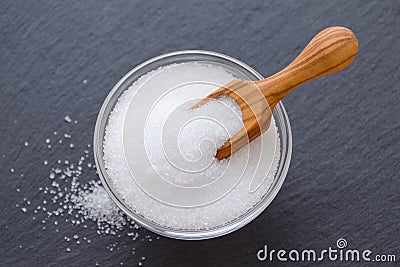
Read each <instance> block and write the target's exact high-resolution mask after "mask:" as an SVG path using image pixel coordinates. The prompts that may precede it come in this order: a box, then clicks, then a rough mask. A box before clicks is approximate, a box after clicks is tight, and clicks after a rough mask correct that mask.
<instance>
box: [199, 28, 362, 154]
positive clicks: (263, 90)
mask: <svg viewBox="0 0 400 267" xmlns="http://www.w3.org/2000/svg"><path fill="white" fill-rule="evenodd" d="M357 50H358V41H357V38H356V37H355V36H354V33H353V32H352V31H351V30H349V29H346V28H344V27H330V28H326V29H325V30H323V31H321V32H320V33H318V34H317V35H316V36H315V37H314V38H313V39H312V40H311V42H310V43H309V44H308V45H307V46H306V48H305V49H304V50H303V51H302V52H301V53H300V55H299V56H298V57H297V58H296V59H295V60H293V62H292V63H290V64H289V65H288V66H287V67H286V68H284V69H283V70H281V71H280V72H278V73H276V74H274V75H272V76H270V77H268V78H266V79H264V80H261V81H246V80H241V79H235V80H233V81H231V82H229V83H228V84H226V85H224V86H222V87H221V88H219V89H217V90H216V91H214V92H213V93H211V94H210V95H208V97H206V98H205V99H203V100H201V101H200V102H198V103H197V104H195V105H194V106H193V107H192V108H196V107H198V106H200V105H202V104H204V103H206V102H208V101H209V100H211V99H215V98H217V97H218V96H220V95H221V94H225V95H228V96H229V97H231V98H232V99H233V100H235V101H236V103H238V105H239V106H240V109H241V110H242V115H243V123H244V127H243V128H242V129H241V130H239V132H237V133H236V134H235V135H234V136H232V137H231V138H230V139H229V140H227V141H226V142H225V143H224V144H223V145H222V146H221V147H220V148H218V150H217V154H216V156H215V157H216V158H217V159H219V160H221V159H224V158H226V157H229V156H230V155H231V154H232V153H234V152H236V151H237V150H239V149H240V148H242V147H243V146H245V145H246V144H247V143H249V142H251V141H253V140H254V139H255V138H257V137H258V136H259V135H261V134H262V133H263V132H265V131H266V130H267V129H268V128H269V126H270V123H271V115H272V111H273V110H274V108H275V106H276V105H277V104H278V103H279V101H280V100H281V99H282V98H283V97H284V96H285V95H287V94H288V93H289V92H290V91H292V90H293V89H294V88H296V87H297V86H299V85H301V84H303V83H305V82H308V81H311V80H313V79H316V78H318V77H321V76H325V75H328V74H331V73H335V72H338V71H340V70H342V69H344V68H346V67H347V66H348V65H350V63H351V62H352V61H353V59H354V58H355V56H356V54H357Z"/></svg>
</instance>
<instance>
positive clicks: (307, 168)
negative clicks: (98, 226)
mask: <svg viewBox="0 0 400 267" xmlns="http://www.w3.org/2000/svg"><path fill="white" fill-rule="evenodd" d="M331 25H343V26H346V27H349V28H351V29H352V30H353V31H354V32H355V33H356V35H357V36H358V38H359V44H360V50H359V55H358V56H357V58H356V59H355V61H354V63H353V65H352V66H351V67H350V68H349V69H347V70H346V71H345V72H343V73H341V74H334V75H331V76H329V77H326V78H322V79H319V80H317V81H313V82H310V83H309V84H307V85H304V86H302V88H301V89H299V90H297V91H296V90H295V91H294V92H293V93H291V95H289V96H288V97H287V98H286V99H285V101H284V104H285V107H286V108H287V112H288V114H289V117H290V121H291V125H292V131H293V157H292V163H291V167H290V170H289V173H288V176H287V178H286V181H285V183H284V185H283V188H282V190H281V191H280V192H279V194H278V196H277V197H276V199H275V200H274V201H273V203H272V204H271V205H270V206H269V207H268V209H267V210H266V211H265V212H264V213H263V214H262V215H260V216H259V217H258V218H257V219H256V220H254V221H253V222H252V223H250V224H249V225H247V226H246V227H244V228H243V229H241V230H239V231H237V232H235V233H232V234H230V235H228V236H224V237H221V238H217V239H213V240H208V241H190V242H188V241H177V240H172V239H168V238H161V239H160V240H156V241H153V242H151V243H150V242H147V241H136V242H134V241H131V240H130V239H129V238H127V239H126V240H125V239H122V241H121V239H118V242H120V243H122V245H123V246H121V249H120V250H116V251H114V252H110V251H109V250H108V249H107V248H106V246H107V244H110V243H112V242H114V241H115V240H114V239H113V237H104V238H99V237H97V235H96V232H95V230H90V229H87V230H86V231H85V232H84V234H85V235H87V236H89V237H92V239H93V242H92V244H91V245H90V246H88V245H85V246H80V247H79V246H78V245H68V244H67V243H66V242H64V241H63V238H64V236H65V235H71V234H73V233H74V232H76V231H77V230H76V229H75V228H74V227H72V226H70V225H68V224H65V223H64V224H62V223H60V225H59V226H58V228H59V233H56V232H55V228H54V227H53V228H51V227H50V226H49V228H50V229H51V230H48V229H47V230H45V231H43V230H42V225H41V223H40V222H38V221H33V220H32V218H31V217H32V214H29V215H27V214H24V213H23V212H22V211H21V210H20V208H16V207H15V205H16V204H18V203H22V202H23V198H24V197H27V198H28V199H30V200H32V201H36V202H38V201H40V196H39V193H38V190H37V187H39V186H41V185H48V182H49V181H48V178H47V176H48V174H49V169H50V166H44V165H43V163H42V162H43V160H45V159H48V160H49V161H51V162H54V161H56V160H57V159H59V158H71V159H73V158H75V159H76V158H77V157H79V155H80V153H81V152H82V150H83V149H84V147H85V146H86V145H87V144H88V143H91V142H92V134H93V128H94V124H95V120H96V116H97V112H98V110H99V109H100V106H101V104H102V102H103V100H104V99H105V97H106V95H107V94H108V92H109V90H110V89H111V88H112V86H113V85H114V84H115V83H116V82H117V81H118V80H119V79H120V77H122V76H123V75H124V74H125V73H126V72H128V71H129V70H130V69H132V68H133V67H134V66H136V65H137V64H139V63H141V62H143V61H144V60H146V59H149V58H151V57H154V56H157V55H160V54H163V53H166V52H170V51H176V50H182V49H204V50H211V51H217V52H221V53H224V54H227V55H231V56H233V57H236V58H238V59H240V60H242V61H244V62H246V63H248V64H249V65H251V66H253V67H254V68H255V69H257V70H259V71H260V72H261V73H263V74H264V75H265V76H267V75H270V74H272V73H274V72H276V71H278V70H279V69H280V68H282V67H284V66H285V65H286V64H288V63H289V62H290V61H291V60H292V59H293V58H294V57H295V56H296V55H297V54H298V53H299V52H300V51H301V49H302V47H304V45H306V43H307V42H308V41H309V40H310V39H311V37H312V36H313V35H314V34H316V33H317V32H318V31H320V30H321V29H323V28H324V27H327V26H331ZM399 29H400V3H399V2H398V1H318V2H317V1H268V3H267V1H240V0H238V1H191V2H190V3H189V1H25V2H23V1H1V3H0V38H1V39H0V99H1V112H0V121H1V126H0V131H1V138H0V149H1V153H0V156H1V158H0V162H1V169H0V177H1V186H0V207H1V218H0V224H1V228H0V229H1V230H0V265H1V266H94V265H95V262H98V263H99V264H100V265H101V266H118V265H119V264H120V262H123V263H124V264H125V266H126V265H128V266H136V265H137V264H138V262H139V261H140V258H141V257H142V256H145V257H146V260H145V261H143V264H144V265H145V266H217V265H220V266H267V263H266V262H264V263H260V262H258V261H257V259H256V252H257V251H258V250H259V249H260V248H262V247H263V245H264V244H268V245H269V246H270V247H271V248H274V249H280V248H285V249H288V250H289V249H298V250H301V249H305V248H310V249H311V248H313V249H317V250H321V249H325V248H327V247H329V246H333V247H335V242H336V240H337V239H338V238H341V237H344V238H346V239H347V241H348V243H349V246H350V247H351V248H360V249H371V250H373V251H374V252H375V253H392V254H396V255H397V259H398V261H400V241H399V231H400V205H399V204H400V194H399V193H398V189H399V187H400V179H399V178H400V177H399V172H400V164H399V162H400V153H399V152H400V137H399V134H400V120H399V119H400V115H399V114H400V105H399V104H398V102H399V99H400V86H399V80H400V76H399V75H400V63H399V62H400V53H399V49H398V47H399V42H400V30H399ZM83 80H87V83H86V84H85V83H83ZM66 114H70V115H71V117H72V118H73V119H77V120H78V121H79V123H78V124H67V123H65V122H64V121H63V118H64V116H65V115H66ZM55 130H57V131H58V132H60V133H63V132H69V133H72V134H73V136H74V143H75V148H74V149H70V150H69V149H68V148H66V147H61V148H59V149H56V148H54V149H47V148H46V145H45V144H44V140H45V139H46V138H47V137H48V136H51V134H52V132H53V131H55ZM25 141H29V146H28V147H24V142H25ZM10 168H14V169H15V172H14V173H11V172H10ZM21 173H23V174H25V177H24V178H21V177H20V174H21ZM95 178H96V174H95V173H94V172H91V173H88V174H87V175H86V176H85V177H83V178H82V179H83V180H84V181H85V179H86V180H90V179H95ZM17 188H19V189H20V192H19V193H18V192H17V191H16V189H17ZM147 234H148V232H147V231H146V230H141V231H140V235H141V236H142V237H143V236H145V235H147ZM20 246H21V248H20ZM68 246H70V247H71V249H72V252H70V253H67V252H66V247H68ZM132 247H136V251H137V253H136V255H132V254H131V248H132ZM274 263H275V265H277V264H278V263H277V262H276V261H275V262H274ZM280 265H282V266H283V265H284V264H280ZM285 265H287V264H285ZM293 265H294V266H295V265H297V266H298V265H299V264H293ZM300 265H302V264H300ZM324 265H325V266H329V265H340V266H342V265H346V264H345V263H341V264H340V263H337V262H336V263H331V262H325V263H324ZM347 265H351V264H347ZM360 266H364V264H360ZM384 266H391V264H385V265H384ZM393 266H394V265H393Z"/></svg>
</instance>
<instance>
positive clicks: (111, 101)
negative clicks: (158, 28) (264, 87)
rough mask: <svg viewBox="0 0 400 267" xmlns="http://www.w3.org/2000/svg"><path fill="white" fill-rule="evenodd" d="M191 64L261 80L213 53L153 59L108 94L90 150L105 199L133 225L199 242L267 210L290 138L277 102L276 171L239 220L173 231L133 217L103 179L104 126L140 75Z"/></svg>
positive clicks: (284, 165) (192, 52) (239, 64)
mask: <svg viewBox="0 0 400 267" xmlns="http://www.w3.org/2000/svg"><path fill="white" fill-rule="evenodd" d="M193 61H196V62H205V63H211V64H214V65H220V66H223V67H224V68H226V69H228V70H229V71H231V72H232V73H233V74H235V75H237V76H238V77H240V78H243V79H248V80H261V79H264V78H263V76H261V75H260V74H259V73H258V72H257V71H255V70H254V69H252V68H251V67H250V66H248V65H246V64H244V63H242V62H240V61H239V60H237V59H234V58H232V57H229V56H226V55H223V54H219V53H215V52H209V51H200V50H186V51H178V52H173V53H168V54H164V55H161V56H158V57H155V58H153V59H150V60H148V61H146V62H144V63H142V64H140V65H139V66H137V67H136V68H134V69H133V70H131V71H129V72H128V73H127V74H126V75H125V76H124V77H123V78H122V79H121V80H120V81H119V82H118V83H117V84H116V85H115V86H114V88H113V89H112V90H111V92H110V93H109V94H108V96H107V98H106V100H105V101H104V103H103V105H102V107H101V109H100V112H99V115H98V117H97V122H96V126H95V131H94V146H93V147H94V157H95V162H96V167H97V171H98V174H99V177H100V179H101V182H102V184H103V186H104V188H105V189H106V191H107V193H108V194H109V196H110V197H111V198H112V200H113V201H114V202H115V203H116V204H117V205H118V207H119V208H121V210H123V211H124V212H125V213H126V214H127V215H128V216H129V217H130V218H132V219H133V220H134V221H135V222H137V223H139V224H140V225H142V226H143V227H145V228H147V229H148V230H150V231H152V232H154V233H157V234H160V235H163V236H166V237H171V238H176V239H184V240H200V239H208V238H213V237H218V236H222V235H225V234H228V233H230V232H233V231H235V230H238V229H239V228H241V227H243V226H245V225H246V224H248V223H249V222H251V221H252V220H253V219H255V218H256V217H257V216H258V215H259V214H260V213H261V212H262V211H263V210H264V209H265V208H266V207H268V205H269V204H270V203H271V202H272V200H273V199H274V198H275V196H276V195H277V193H278V191H279V190H280V188H281V186H282V184H283V182H284V180H285V177H286V174H287V171H288V168H289V164H290V159H291V154H292V134H291V129H290V123H289V119H288V116H287V114H286V111H285V108H284V107H283V104H282V103H281V102H280V103H279V104H278V105H277V106H276V107H275V110H274V111H273V117H274V119H275V123H276V127H277V128H278V133H279V136H280V148H281V154H280V158H279V165H278V170H277V172H276V174H275V176H274V181H273V184H272V185H271V187H270V188H269V190H268V191H267V193H266V194H265V195H264V196H263V198H262V199H261V200H260V201H259V202H258V203H257V204H256V205H255V206H254V207H253V208H252V209H250V210H248V211H247V212H246V213H244V214H242V215H241V216H240V217H237V218H236V219H234V220H232V221H230V222H228V223H226V224H224V225H221V226H217V227H213V228H209V229H204V230H203V229H202V230H177V229H172V228H168V227H165V226H162V225H159V224H157V223H154V222H153V221H150V220H148V219H146V218H145V217H143V216H142V215H140V214H137V213H135V212H134V211H133V210H132V209H131V208H129V206H128V205H126V204H125V203H124V200H123V199H122V198H121V197H120V196H119V195H118V193H116V192H115V191H114V189H113V185H112V182H111V181H110V178H109V176H108V175H107V171H106V167H105V163H104V154H103V140H104V136H105V129H106V126H107V123H108V117H109V115H110V113H111V111H112V110H113V108H114V106H115V104H116V103H117V100H118V98H119V97H120V96H121V94H122V93H123V92H124V91H125V90H127V89H128V87H129V86H130V85H131V84H132V83H133V82H134V81H135V80H137V79H138V78H139V77H141V76H142V75H144V74H146V73H148V72H149V71H152V70H154V69H157V68H159V67H161V66H165V65H169V64H173V63H184V62H193Z"/></svg>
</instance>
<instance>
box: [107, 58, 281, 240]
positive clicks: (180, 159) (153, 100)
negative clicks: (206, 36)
mask: <svg viewBox="0 0 400 267" xmlns="http://www.w3.org/2000/svg"><path fill="white" fill-rule="evenodd" d="M234 78H235V77H234V76H233V75H232V74H231V73H229V72H228V71H227V70H225V69H224V68H222V67H217V66H211V65H206V64H203V63H183V64H174V65H169V66H167V67H163V68H160V69H157V70H155V71H151V72H149V73H147V74H146V75H144V76H142V77H141V78H139V79H138V80H137V81H136V82H134V83H133V84H132V85H131V87H129V89H128V90H127V91H125V92H124V93H123V94H122V95H121V97H120V98H119V99H118V102H117V104H116V105H115V107H114V109H113V111H112V112H111V115H110V116H109V120H108V124H107V126H106V134H105V138H104V160H105V165H106V169H107V174H108V176H109V178H110V179H111V182H112V185H113V187H114V191H115V192H116V193H117V194H118V195H119V196H120V197H121V198H122V199H123V200H124V201H125V203H126V204H127V205H128V206H129V207H130V208H131V209H132V210H134V211H135V212H136V213H139V214H140V215H141V216H144V217H145V218H147V219H148V220H151V221H153V222H155V223H157V224H159V225H162V226H166V227H171V228H174V229H189V230H194V229H208V228H211V227H216V226H221V225H224V224H226V223H228V222H230V221H232V220H234V219H235V218H237V217H239V216H241V215H243V214H244V213H246V212H247V211H248V210H250V209H251V208H252V207H254V205H256V204H257V203H258V202H259V201H260V200H261V199H262V197H263V196H264V195H265V194H266V193H267V191H268V189H269V188H270V186H271V184H272V183H273V180H274V178H275V173H276V170H277V167H278V162H279V157H280V146H279V145H280V141H279V135H278V133H277V128H276V126H275V121H274V120H272V121H271V127H270V129H269V130H268V131H267V132H265V133H264V134H263V135H262V137H261V138H258V139H256V140H254V141H253V142H252V143H251V144H250V145H248V146H247V147H245V148H243V149H242V150H240V151H238V152H236V153H234V154H233V155H232V156H231V157H230V158H229V159H226V160H222V161H219V160H215V159H214V155H215V153H216V148H217V147H219V146H221V145H222V144H223V143H224V142H225V141H226V140H227V139H229V137H231V136H232V135H233V134H234V133H236V132H237V131H239V130H240V128H242V127H243V124H242V120H241V110H240V108H239V107H238V105H237V104H236V103H235V102H234V101H233V100H232V99H230V98H229V97H227V96H221V97H219V98H218V99H216V100H213V101H210V102H208V103H207V104H205V105H203V106H201V107H199V108H197V109H195V110H190V107H191V105H193V104H194V103H195V102H197V101H198V100H200V99H202V98H204V97H205V96H207V95H208V94H209V93H211V92H213V91H214V90H216V89H217V88H218V87H219V86H221V85H224V84H226V83H227V82H229V81H231V80H232V79H234ZM193 81H195V82H193ZM171 88H175V89H174V90H170V91H168V90H169V89H171ZM166 92H168V93H167V94H164V93H166ZM163 94H164V95H163ZM161 95H162V97H159V96H161ZM139 96H140V97H141V98H140V99H139V100H137V99H138V98H139ZM194 100H197V101H194ZM131 102H132V103H134V104H132V105H130V104H131ZM148 106H149V107H152V109H151V111H149V109H146V107H148ZM134 111H135V112H134ZM129 114H131V116H132V117H128V116H129ZM137 114H142V115H141V116H139V115H137ZM143 118H144V119H146V121H145V123H144V129H139V130H138V131H137V132H135V133H137V134H138V136H136V137H134V138H132V139H129V141H126V144H128V145H131V146H130V149H132V151H134V153H129V152H130V151H127V150H126V147H124V140H123V136H124V134H125V132H124V129H125V128H124V127H125V126H126V127H127V129H130V128H131V129H132V131H135V129H137V128H138V127H140V126H138V125H140V124H139V123H140V122H141V119H143ZM170 118H172V120H171V119H170ZM187 118H192V119H187ZM198 118H200V119H198ZM201 118H204V119H201ZM125 120H126V121H129V123H130V125H132V126H134V127H136V128H133V127H130V125H125V124H124V122H125ZM182 121H184V122H186V124H183V123H182V124H178V122H179V123H181V122H182ZM168 127H170V128H168ZM178 129H179V131H177V130H178ZM143 130H144V134H143V137H141V136H140V134H141V132H143ZM140 131H141V132H140ZM175 133H177V134H176V135H175ZM141 138H143V139H141ZM164 138H165V139H164ZM126 140H128V139H126ZM165 140H168V141H165ZM169 141H170V142H169ZM174 142H175V143H178V147H179V150H176V151H175V153H172V154H168V158H167V156H166V154H165V153H166V152H165V151H166V150H165V149H168V144H170V143H174ZM143 143H144V144H145V153H142V151H143V150H142V149H139V148H140V145H141V144H143ZM135 146H137V147H135ZM261 147H262V149H261ZM136 148H137V149H136ZM124 151H125V152H124ZM249 151H250V152H251V153H249ZM261 151H262V158H260V157H258V155H259V154H260V153H261ZM127 152H128V154H126V153H127ZM248 153H249V154H248ZM125 155H130V156H131V157H133V158H134V159H135V160H134V161H132V162H131V164H132V165H130V167H131V168H136V169H134V171H133V172H132V173H140V175H141V177H140V178H142V179H143V178H144V179H145V181H154V182H148V184H149V188H150V189H155V190H159V192H162V193H163V195H162V196H163V197H167V198H168V201H171V202H173V203H174V204H173V205H169V204H168V203H167V204H166V203H165V201H158V200H156V199H157V197H156V198H154V196H151V195H150V196H149V194H147V193H145V192H144V191H143V190H142V189H141V188H140V187H139V186H138V184H137V183H136V182H135V179H137V178H139V177H132V176H131V171H130V170H129V169H128V166H127V164H126V162H127V160H128V161H129V159H130V158H129V157H128V159H126V158H125ZM259 160H260V162H263V164H260V165H262V167H261V170H259V168H260V166H259V164H258V162H259ZM149 162H150V163H149ZM171 162H172V163H173V164H172V163H171ZM174 164H178V165H179V164H181V165H179V166H178V167H177V165H174ZM142 166H150V167H146V168H145V169H144V167H142ZM202 166H206V167H205V168H204V169H203V168H201V167H202ZM191 168H194V169H196V171H195V172H191V171H190V170H191ZM188 170H189V171H188ZM199 170H200V171H199ZM262 170H264V171H262ZM244 171H245V172H244ZM242 174H243V175H242ZM253 174H254V175H253ZM253 176H254V180H255V181H259V183H257V185H258V184H259V186H258V187H256V188H255V189H254V190H253V189H252V191H250V188H251V185H252V181H253ZM160 177H162V179H163V180H165V181H168V182H169V183H171V184H174V185H178V186H181V187H195V188H197V187H200V188H201V187H204V186H207V185H211V183H213V185H214V186H213V188H214V189H212V187H211V186H210V187H208V188H211V189H210V190H211V191H212V190H214V191H216V192H219V191H220V192H221V193H220V195H221V197H220V198H218V199H215V201H212V202H210V203H209V204H206V205H198V206H195V205H194V206H193V205H192V206H191V207H190V208H188V207H182V206H180V205H179V203H180V202H179V201H185V203H192V202H193V203H194V202H196V201H197V199H202V198H204V197H207V195H209V194H211V193H209V191H205V192H200V191H196V192H200V193H194V194H187V195H182V194H173V193H169V192H170V191H168V190H165V189H163V188H164V187H163V186H162V185H161V183H160V182H159V181H161V180H160V179H161V178H160ZM224 177H225V179H223V178H224ZM133 178H134V179H133ZM221 181H222V182H221ZM232 181H237V183H234V184H233V182H232ZM230 184H232V186H230V187H229V186H228V185H230ZM229 188H231V190H230V191H229V190H227V189H229ZM162 190H164V191H162ZM171 192H172V191H171ZM196 194H198V195H196ZM148 240H149V242H150V238H149V239H148Z"/></svg>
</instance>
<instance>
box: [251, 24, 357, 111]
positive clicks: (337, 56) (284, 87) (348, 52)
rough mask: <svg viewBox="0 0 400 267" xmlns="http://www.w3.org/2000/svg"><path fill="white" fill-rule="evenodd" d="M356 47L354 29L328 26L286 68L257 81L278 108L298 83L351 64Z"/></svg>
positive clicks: (271, 102) (265, 94)
mask: <svg viewBox="0 0 400 267" xmlns="http://www.w3.org/2000/svg"><path fill="white" fill-rule="evenodd" d="M357 50H358V40H357V38H356V36H355V35H354V33H353V32H352V31H351V30H349V29H347V28H344V27H339V26H334V27H329V28H326V29H324V30H322V31H321V32H319V33H318V34H317V35H315V37H314V38H313V39H312V40H311V41H310V43H309V44H308V45H307V46H306V47H305V48H304V50H303V51H302V52H301V53H300V55H299V56H298V57H297V58H296V59H295V60H293V61H292V63H290V64H289V65H288V66H287V67H286V68H284V69H283V70H281V71H280V72H278V73H276V74H275V75H272V76H270V77H269V78H267V79H264V80H262V81H259V82H257V84H258V86H259V88H260V89H261V90H262V92H263V94H264V96H265V98H266V99H267V101H268V103H269V104H270V106H272V107H275V105H276V104H277V103H278V102H279V101H280V100H281V99H282V98H283V97H284V96H285V95H286V94H287V93H289V92H290V91H291V90H293V89H294V88H296V87H297V86H299V85H301V84H303V83H305V82H308V81H311V80H314V79H316V78H318V77H321V76H325V75H328V74H331V73H335V72H338V71H341V70H343V69H344V68H346V67H347V66H349V65H350V64H351V63H352V62H353V60H354V58H355V56H356V54H357Z"/></svg>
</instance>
